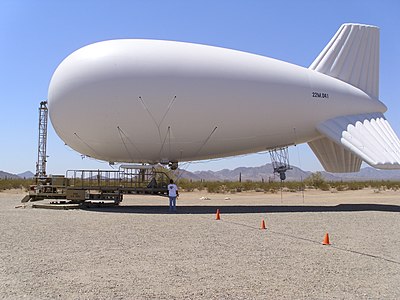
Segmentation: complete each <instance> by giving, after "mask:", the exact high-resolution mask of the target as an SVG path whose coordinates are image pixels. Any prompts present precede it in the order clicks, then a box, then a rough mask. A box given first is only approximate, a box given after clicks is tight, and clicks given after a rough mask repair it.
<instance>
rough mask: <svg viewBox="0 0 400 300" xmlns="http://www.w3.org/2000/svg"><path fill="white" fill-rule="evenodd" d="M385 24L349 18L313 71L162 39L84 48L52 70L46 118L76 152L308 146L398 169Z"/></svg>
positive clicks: (144, 158) (197, 155) (338, 165)
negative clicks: (383, 60)
mask: <svg viewBox="0 0 400 300" xmlns="http://www.w3.org/2000/svg"><path fill="white" fill-rule="evenodd" d="M378 81H379V29H378V28H377V27H374V26H368V25H360V24H344V25H342V26H341V27H340V29H339V31H338V32H337V33H336V35H335V36H334V37H333V38H332V40H331V41H330V42H329V44H328V45H327V46H326V47H325V49H324V50H323V51H322V53H321V54H320V55H319V56H318V57H317V59H316V60H315V61H314V62H313V63H312V64H311V66H310V67H309V68H308V69H307V68H303V67H300V66H296V65H293V64H290V63H286V62H283V61H279V60H276V59H272V58H268V57H263V56H260V55H254V54H249V53H244V52H240V51H235V50H230V49H224V48H218V47H211V46H205V45H199V44H191V43H183V42H174V41H160V40H136V39H127V40H110V41H104V42H99V43H95V44H92V45H88V46H86V47H83V48H81V49H79V50H77V51H75V52H74V53H72V54H71V55H69V56H68V57H67V58H66V59H65V60H64V61H63V62H62V63H61V64H60V65H59V66H58V68H57V70H56V71H55V73H54V75H53V77H52V79H51V83H50V87H49V95H48V100H49V112H50V118H51V122H52V124H53V126H54V129H55V130H56V132H57V134H58V135H59V136H60V137H61V139H62V140H63V141H64V142H65V143H66V144H67V145H69V146H70V147H71V148H73V149H75V150H76V151H78V152H80V153H82V154H84V155H87V156H90V157H94V158H97V159H101V160H105V161H110V162H136V163H158V162H162V163H168V162H174V163H175V162H181V161H191V160H201V159H209V158H216V157H226V156H231V155H238V154H245V153H252V152H258V151H262V150H267V149H274V148H277V147H284V146H288V145H293V144H299V143H305V142H307V143H308V144H309V145H310V147H311V149H312V150H313V151H314V153H315V154H316V155H317V157H318V159H319V160H320V161H321V163H322V165H323V166H324V168H325V169H326V170H327V171H331V172H355V171H358V170H359V168H360V165H361V162H362V160H364V161H365V162H367V163H368V164H370V165H371V166H374V167H376V168H382V169H393V168H399V167H400V141H399V139H398V137H397V136H396V134H395V133H394V131H393V130H392V128H391V126H390V125H389V123H388V121H387V120H386V119H385V117H384V116H383V112H385V111H386V107H385V105H384V104H383V103H382V102H380V101H379V100H378V98H379V91H378V86H379V82H378Z"/></svg>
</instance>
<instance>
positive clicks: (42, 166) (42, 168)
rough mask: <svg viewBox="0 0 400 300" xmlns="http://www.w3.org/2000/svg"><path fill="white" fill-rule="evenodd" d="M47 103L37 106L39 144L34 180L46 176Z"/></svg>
mask: <svg viewBox="0 0 400 300" xmlns="http://www.w3.org/2000/svg"><path fill="white" fill-rule="evenodd" d="M47 115H48V109H47V101H42V102H40V106H39V142H38V158H37V162H36V174H35V177H36V180H39V179H40V178H44V177H46V176H47V174H46V162H47V155H46V146H47Z"/></svg>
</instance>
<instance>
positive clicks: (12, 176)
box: [0, 171, 35, 179]
mask: <svg viewBox="0 0 400 300" xmlns="http://www.w3.org/2000/svg"><path fill="white" fill-rule="evenodd" d="M33 176H35V174H33V173H32V172H31V171H26V172H24V173H20V174H11V173H7V172H4V171H0V179H28V178H33Z"/></svg>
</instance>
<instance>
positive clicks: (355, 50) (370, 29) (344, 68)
mask: <svg viewBox="0 0 400 300" xmlns="http://www.w3.org/2000/svg"><path fill="white" fill-rule="evenodd" d="M309 69H311V70H315V71H318V72H321V73H324V74H326V75H329V76H332V77H335V78H337V79H340V80H342V81H345V82H347V83H349V84H351V85H353V86H355V87H358V88H359V89H361V90H363V91H364V92H366V93H367V94H368V95H370V96H372V97H373V98H376V99H378V96H379V28H378V27H375V26H370V25H362V24H343V25H342V26H341V27H340V28H339V30H338V31H337V32H336V34H335V36H334V37H333V38H332V40H331V41H330V42H329V43H328V45H327V46H326V47H325V49H324V50H322V52H321V53H320V55H319V56H318V57H317V58H316V59H315V61H314V62H313V63H312V64H311V66H310V67H309Z"/></svg>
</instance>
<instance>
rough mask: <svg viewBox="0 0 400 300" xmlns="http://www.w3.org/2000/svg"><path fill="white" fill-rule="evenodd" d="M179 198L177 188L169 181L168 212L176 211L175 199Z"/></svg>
mask: <svg viewBox="0 0 400 300" xmlns="http://www.w3.org/2000/svg"><path fill="white" fill-rule="evenodd" d="M178 196H179V192H178V187H177V186H176V184H174V181H173V180H172V179H170V181H169V184H168V197H169V211H170V212H171V211H174V212H175V211H176V197H178Z"/></svg>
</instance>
